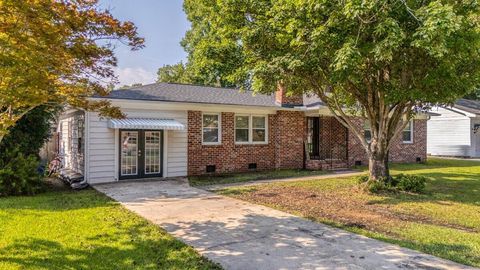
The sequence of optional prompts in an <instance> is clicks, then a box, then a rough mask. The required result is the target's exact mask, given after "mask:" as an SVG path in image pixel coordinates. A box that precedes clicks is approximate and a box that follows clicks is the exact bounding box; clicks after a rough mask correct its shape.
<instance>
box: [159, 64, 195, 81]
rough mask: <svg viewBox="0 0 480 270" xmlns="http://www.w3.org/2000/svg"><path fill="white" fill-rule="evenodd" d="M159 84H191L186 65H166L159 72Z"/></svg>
mask: <svg viewBox="0 0 480 270" xmlns="http://www.w3.org/2000/svg"><path fill="white" fill-rule="evenodd" d="M157 76H158V77H157V82H168V83H189V82H190V78H189V76H188V74H187V70H186V67H185V65H184V64H183V63H182V62H180V63H177V64H174V65H164V66H163V67H161V68H159V69H158V71H157Z"/></svg>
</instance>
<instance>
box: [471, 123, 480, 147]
mask: <svg viewBox="0 0 480 270" xmlns="http://www.w3.org/2000/svg"><path fill="white" fill-rule="evenodd" d="M475 124H477V125H480V118H474V119H472V131H471V132H472V144H473V149H475V151H474V152H473V154H472V156H473V157H480V129H479V130H478V131H477V133H473V128H474V126H475Z"/></svg>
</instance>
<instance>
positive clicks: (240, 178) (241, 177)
mask: <svg viewBox="0 0 480 270" xmlns="http://www.w3.org/2000/svg"><path fill="white" fill-rule="evenodd" d="M327 173H328V172H327V171H309V170H272V171H259V172H247V173H230V174H223V175H203V176H191V177H189V178H188V180H189V182H190V185H192V186H207V185H218V184H222V185H223V184H231V183H242V182H243V183H244V182H250V181H259V180H268V179H282V178H293V177H302V176H315V175H324V174H327Z"/></svg>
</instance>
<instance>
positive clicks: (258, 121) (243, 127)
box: [235, 115, 268, 144]
mask: <svg viewBox="0 0 480 270" xmlns="http://www.w3.org/2000/svg"><path fill="white" fill-rule="evenodd" d="M267 136H268V130H267V116H264V115H235V142H236V143H238V144H247V143H252V144H255V143H257V144H261V143H267V141H268V140H267Z"/></svg>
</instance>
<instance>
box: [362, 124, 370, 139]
mask: <svg viewBox="0 0 480 270" xmlns="http://www.w3.org/2000/svg"><path fill="white" fill-rule="evenodd" d="M363 136H364V137H365V140H366V141H367V142H370V141H371V140H372V128H371V126H370V122H369V121H365V123H364V124H363Z"/></svg>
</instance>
